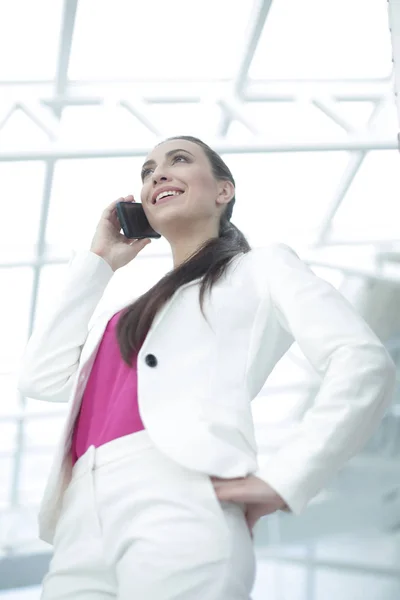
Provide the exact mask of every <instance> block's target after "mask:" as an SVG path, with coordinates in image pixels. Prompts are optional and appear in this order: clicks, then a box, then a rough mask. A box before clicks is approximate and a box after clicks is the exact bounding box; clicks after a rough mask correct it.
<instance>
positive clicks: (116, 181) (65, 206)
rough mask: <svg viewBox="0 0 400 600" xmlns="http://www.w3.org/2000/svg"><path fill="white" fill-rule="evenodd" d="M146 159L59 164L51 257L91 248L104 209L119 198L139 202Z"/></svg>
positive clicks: (50, 226) (51, 224)
mask: <svg viewBox="0 0 400 600" xmlns="http://www.w3.org/2000/svg"><path fill="white" fill-rule="evenodd" d="M142 164H143V158H141V157H136V158H115V159H114V158H105V159H87V160H68V161H59V162H58V163H57V165H56V169H55V174H54V182H53V188H52V198H51V206H50V213H49V222H48V228H47V243H48V244H50V245H51V246H52V250H51V252H52V254H51V256H58V255H60V254H61V255H63V256H64V257H65V255H66V254H68V253H69V251H70V249H71V248H78V247H85V248H86V247H90V242H91V240H92V238H93V235H94V232H95V229H96V226H97V223H98V221H99V219H100V217H101V213H102V211H103V210H104V208H105V207H106V206H107V205H108V204H110V202H112V201H113V200H114V199H116V198H118V197H119V196H127V195H128V194H134V195H135V198H136V200H137V201H140V189H141V183H140V169H141V165H142Z"/></svg>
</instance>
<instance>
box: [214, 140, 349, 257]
mask: <svg viewBox="0 0 400 600" xmlns="http://www.w3.org/2000/svg"><path fill="white" fill-rule="evenodd" d="M224 160H226V162H227V164H228V166H229V167H230V169H231V170H232V173H233V175H234V177H235V180H236V190H237V196H236V197H237V203H236V204H235V207H234V210H233V215H232V222H233V223H234V224H235V225H237V226H238V227H239V229H241V230H242V231H243V233H244V234H245V235H246V236H248V237H249V241H250V244H251V245H254V246H263V245H265V244H268V243H270V242H274V241H281V242H286V243H289V244H294V245H296V243H307V244H309V243H310V242H311V241H312V238H313V236H314V235H315V233H316V232H317V231H318V226H319V224H320V222H321V219H322V218H323V216H324V214H325V211H326V209H327V206H328V203H329V201H330V200H331V195H332V191H329V190H332V189H333V190H334V189H335V186H336V185H337V184H338V182H339V179H340V176H341V174H342V171H343V168H344V166H345V164H346V161H347V155H346V154H345V153H344V152H335V153H334V152H307V153H285V154H279V153H276V154H275V153H274V154H253V155H249V154H240V155H230V156H225V157H224Z"/></svg>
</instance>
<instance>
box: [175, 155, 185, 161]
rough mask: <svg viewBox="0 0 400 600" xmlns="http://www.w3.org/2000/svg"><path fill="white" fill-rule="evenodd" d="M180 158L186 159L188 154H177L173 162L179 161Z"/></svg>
mask: <svg viewBox="0 0 400 600" xmlns="http://www.w3.org/2000/svg"><path fill="white" fill-rule="evenodd" d="M179 158H183V160H185V161H186V160H187V158H186V156H183V154H176V155H175V156H174V158H173V159H172V162H175V161H177V160H178V159H179Z"/></svg>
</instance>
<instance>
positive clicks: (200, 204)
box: [141, 140, 234, 234]
mask: <svg viewBox="0 0 400 600" xmlns="http://www.w3.org/2000/svg"><path fill="white" fill-rule="evenodd" d="M142 182H143V187H142V191H141V202H142V205H143V208H144V211H145V214H146V216H147V218H148V220H149V222H150V224H151V225H152V227H153V228H154V229H155V230H156V231H158V232H159V233H161V234H163V233H164V230H165V229H166V228H168V223H171V222H173V223H174V224H175V225H177V224H178V223H179V222H182V223H183V222H185V224H186V225H187V224H188V221H190V220H196V221H203V220H204V221H207V220H209V219H210V218H216V217H218V216H219V212H220V211H217V204H222V203H225V202H226V201H227V200H226V199H225V200H224V198H225V197H226V192H224V191H223V189H224V188H228V189H230V188H229V185H230V186H231V188H232V190H233V193H234V189H233V186H232V184H230V183H229V182H225V181H217V180H216V179H215V178H214V175H213V173H212V169H211V165H210V162H209V160H208V158H207V156H206V154H205V153H204V151H203V149H202V148H201V147H200V146H198V145H197V144H195V143H193V142H189V141H187V140H171V141H167V142H163V143H162V144H160V145H159V146H156V147H155V148H154V150H152V152H150V154H149V155H148V156H147V158H146V161H145V163H144V164H143V168H142ZM227 184H228V185H227ZM165 192H170V193H172V194H173V195H168V196H165V197H164V198H163V197H162V196H161V197H160V194H163V193H165ZM233 193H232V194H231V196H230V197H232V196H233ZM228 201H229V200H228Z"/></svg>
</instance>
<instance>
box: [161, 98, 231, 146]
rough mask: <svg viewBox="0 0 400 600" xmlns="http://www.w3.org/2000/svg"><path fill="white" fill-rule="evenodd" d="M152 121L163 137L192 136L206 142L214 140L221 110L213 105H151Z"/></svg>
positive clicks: (185, 103) (182, 103)
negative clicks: (209, 139) (208, 139)
mask: <svg viewBox="0 0 400 600" xmlns="http://www.w3.org/2000/svg"><path fill="white" fill-rule="evenodd" d="M150 110H151V115H152V120H153V119H154V123H155V124H156V125H157V127H158V130H159V131H161V132H162V133H163V135H164V136H165V137H167V136H176V135H194V136H197V137H199V138H201V139H204V141H206V138H207V137H209V138H214V137H215V132H216V131H217V128H218V124H219V123H220V121H221V109H220V108H219V107H218V106H217V104H215V103H212V102H210V103H206V102H204V103H201V104H200V103H188V102H180V103H176V104H175V103H174V104H172V103H171V104H152V105H151V106H150Z"/></svg>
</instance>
